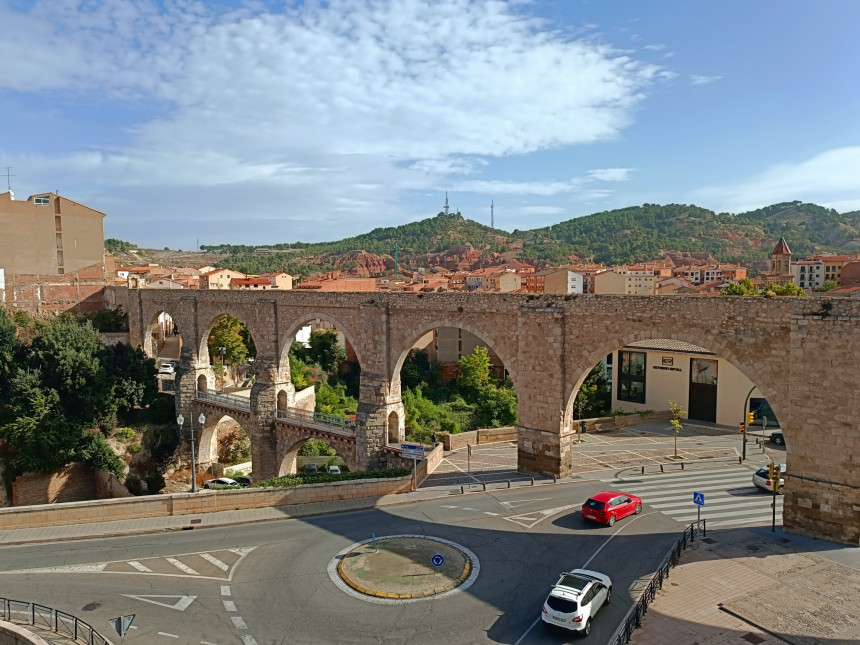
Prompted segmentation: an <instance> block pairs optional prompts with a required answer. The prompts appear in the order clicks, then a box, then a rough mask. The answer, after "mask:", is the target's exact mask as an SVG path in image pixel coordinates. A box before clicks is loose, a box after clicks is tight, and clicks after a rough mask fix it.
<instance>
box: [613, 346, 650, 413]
mask: <svg viewBox="0 0 860 645" xmlns="http://www.w3.org/2000/svg"><path fill="white" fill-rule="evenodd" d="M618 363H619V371H618V400H619V401H630V402H632V403H645V354H644V352H618Z"/></svg>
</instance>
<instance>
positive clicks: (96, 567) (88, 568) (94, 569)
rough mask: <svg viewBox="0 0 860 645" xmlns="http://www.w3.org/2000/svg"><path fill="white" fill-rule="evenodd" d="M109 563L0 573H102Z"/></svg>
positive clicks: (69, 565)
mask: <svg viewBox="0 0 860 645" xmlns="http://www.w3.org/2000/svg"><path fill="white" fill-rule="evenodd" d="M108 564H110V563H109V562H95V563H93V564H68V565H65V566H62V567H45V568H42V569H17V570H16V571H0V573H101V572H102V571H104V568H105V567H106V566H107V565H108Z"/></svg>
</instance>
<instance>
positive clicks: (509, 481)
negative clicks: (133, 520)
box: [508, 479, 511, 488]
mask: <svg viewBox="0 0 860 645" xmlns="http://www.w3.org/2000/svg"><path fill="white" fill-rule="evenodd" d="M510 487H511V480H510V479H509V480H508V488H510Z"/></svg>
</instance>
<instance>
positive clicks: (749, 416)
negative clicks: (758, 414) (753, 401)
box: [747, 412, 755, 426]
mask: <svg viewBox="0 0 860 645" xmlns="http://www.w3.org/2000/svg"><path fill="white" fill-rule="evenodd" d="M754 421H755V412H747V425H748V426H751V425H752V424H753V422H754Z"/></svg>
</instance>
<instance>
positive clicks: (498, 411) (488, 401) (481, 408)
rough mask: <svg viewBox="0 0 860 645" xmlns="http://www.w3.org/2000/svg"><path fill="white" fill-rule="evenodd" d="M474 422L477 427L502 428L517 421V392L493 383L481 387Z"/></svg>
mask: <svg viewBox="0 0 860 645" xmlns="http://www.w3.org/2000/svg"><path fill="white" fill-rule="evenodd" d="M475 403H476V409H475V413H474V416H473V424H474V426H475V427H476V428H501V427H504V426H512V425H516V423H517V394H516V392H514V390H512V389H509V388H506V387H497V386H496V385H493V384H492V383H490V384H488V385H485V386H484V387H482V388H480V390H479V395H478V397H477V398H476V401H475Z"/></svg>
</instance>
